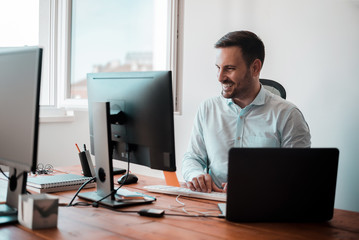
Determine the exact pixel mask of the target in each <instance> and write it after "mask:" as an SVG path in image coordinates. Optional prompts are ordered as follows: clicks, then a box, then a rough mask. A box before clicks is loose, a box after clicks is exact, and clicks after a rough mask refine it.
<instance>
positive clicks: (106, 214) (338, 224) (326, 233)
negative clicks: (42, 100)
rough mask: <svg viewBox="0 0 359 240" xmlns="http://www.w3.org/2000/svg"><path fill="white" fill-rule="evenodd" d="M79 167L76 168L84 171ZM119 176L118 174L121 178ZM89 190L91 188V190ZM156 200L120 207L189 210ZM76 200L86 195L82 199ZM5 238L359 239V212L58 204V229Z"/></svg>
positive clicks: (207, 204) (147, 181)
mask: <svg viewBox="0 0 359 240" xmlns="http://www.w3.org/2000/svg"><path fill="white" fill-rule="evenodd" d="M77 169H79V168H78V167H77V168H75V169H73V170H72V172H74V173H79V171H78V170H77ZM139 177H140V180H139V182H138V183H137V184H133V185H131V186H130V187H128V189H130V190H134V191H141V192H145V191H144V190H143V189H142V188H143V186H146V185H154V184H164V180H162V179H158V178H152V177H147V176H145V177H144V176H139ZM117 178H118V176H116V179H117ZM86 191H88V190H86ZM74 193H75V191H69V192H62V193H57V194H56V195H58V196H59V198H60V202H61V203H68V202H69V201H70V200H71V198H72V196H73V194H74ZM149 195H152V196H155V197H156V198H157V201H156V202H154V203H152V204H146V205H138V206H132V207H126V208H121V209H118V210H123V211H129V210H139V209H142V208H158V209H165V211H166V213H171V214H173V213H177V214H183V215H186V214H185V213H184V212H178V211H175V209H171V205H174V206H178V205H179V204H178V203H177V202H176V201H175V197H174V196H170V195H164V194H152V193H149ZM180 200H181V201H182V202H184V203H185V204H186V208H187V210H191V209H197V210H200V211H209V209H213V211H212V213H213V214H218V213H219V211H218V210H217V203H218V202H216V201H208V200H198V199H188V198H180ZM77 201H82V200H81V199H77ZM0 236H1V237H0V238H1V239H86V240H89V239H102V240H104V239H156V240H157V239H170V240H172V239H216V240H217V239H283V240H284V239H285V240H287V239H359V213H356V212H350V211H344V210H338V209H336V210H335V212H334V218H333V219H332V220H331V221H329V222H326V223H232V222H228V221H226V220H225V219H220V218H204V217H181V216H165V217H163V218H158V219H157V218H150V217H142V216H139V215H138V214H137V213H121V212H116V210H110V209H105V208H102V207H100V208H93V207H59V217H58V226H57V228H55V229H45V230H35V231H32V230H29V229H27V228H25V227H23V226H21V225H19V224H16V225H5V226H1V227H0Z"/></svg>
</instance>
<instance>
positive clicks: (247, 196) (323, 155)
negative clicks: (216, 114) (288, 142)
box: [220, 148, 339, 222]
mask: <svg viewBox="0 0 359 240" xmlns="http://www.w3.org/2000/svg"><path fill="white" fill-rule="evenodd" d="M338 158H339V150H338V149H336V148H232V149H231V150H230V151H229V162H228V189H227V204H226V206H225V210H224V211H225V218H226V219H227V220H229V221H233V222H321V221H329V220H330V219H331V218H332V217H333V211H334V199H335V189H336V180H337V169H338ZM220 207H222V208H223V207H224V206H220Z"/></svg>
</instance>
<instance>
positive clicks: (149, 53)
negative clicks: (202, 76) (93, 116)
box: [40, 0, 177, 108]
mask: <svg viewBox="0 0 359 240" xmlns="http://www.w3.org/2000/svg"><path fill="white" fill-rule="evenodd" d="M40 2H41V3H42V5H43V7H44V8H46V9H48V12H49V20H48V21H44V24H46V23H47V24H48V28H47V29H48V32H49V37H48V40H47V41H44V43H46V44H47V43H48V47H47V48H48V51H47V53H48V54H49V55H48V58H49V63H50V64H49V66H48V73H47V74H48V76H49V78H50V79H52V81H50V82H51V83H52V84H53V86H54V87H53V88H54V89H57V90H56V91H55V93H54V99H55V100H54V106H57V107H65V108H69V107H70V108H85V107H86V106H87V99H86V98H87V89H86V74H87V73H89V72H109V71H151V70H172V71H173V79H174V81H175V79H176V69H175V65H176V41H177V28H176V25H177V22H176V21H177V0H166V1H165V0H101V1H98V0H63V1H56V0H50V1H49V0H40ZM46 44H44V45H46ZM50 85H51V84H50ZM173 85H174V86H176V84H175V83H174V84H173ZM175 92H176V90H175V89H174V93H175Z"/></svg>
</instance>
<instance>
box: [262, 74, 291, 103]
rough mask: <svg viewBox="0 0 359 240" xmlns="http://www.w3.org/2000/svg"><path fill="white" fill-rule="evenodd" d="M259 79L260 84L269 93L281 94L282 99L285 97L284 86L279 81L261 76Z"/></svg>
mask: <svg viewBox="0 0 359 240" xmlns="http://www.w3.org/2000/svg"><path fill="white" fill-rule="evenodd" d="M259 81H260V82H261V84H262V85H263V87H264V88H265V89H267V90H268V91H270V92H271V93H274V94H276V95H278V96H281V97H282V98H283V99H286V97H287V93H286V91H285V89H284V87H283V86H282V85H281V84H280V83H278V82H276V81H273V80H270V79H263V78H260V79H259Z"/></svg>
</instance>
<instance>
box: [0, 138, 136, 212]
mask: <svg viewBox="0 0 359 240" xmlns="http://www.w3.org/2000/svg"><path fill="white" fill-rule="evenodd" d="M126 151H127V156H128V158H127V160H128V161H127V174H126V175H125V180H124V181H123V182H122V183H121V185H120V186H119V187H118V188H117V189H114V190H112V191H111V193H109V194H108V195H106V196H104V197H103V198H101V199H99V200H97V201H96V202H93V203H87V202H76V203H74V204H72V203H73V201H74V200H75V198H76V197H77V195H78V194H79V193H80V191H81V190H82V189H83V188H84V187H85V186H86V185H87V184H88V183H90V182H91V181H93V180H95V179H96V177H93V178H91V179H89V180H88V181H86V182H85V183H84V184H82V185H81V187H80V188H79V189H78V190H77V192H76V193H75V195H74V196H73V198H72V199H71V201H70V203H69V204H67V205H60V206H67V207H72V206H90V205H92V207H96V208H97V207H99V204H100V202H101V201H103V200H104V199H106V198H108V197H110V196H112V195H114V194H116V192H117V191H118V190H119V189H120V188H121V187H122V186H123V185H124V184H125V182H126V180H127V178H128V174H129V172H130V151H129V147H128V144H126ZM0 170H1V169H0ZM1 172H2V171H1Z"/></svg>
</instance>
